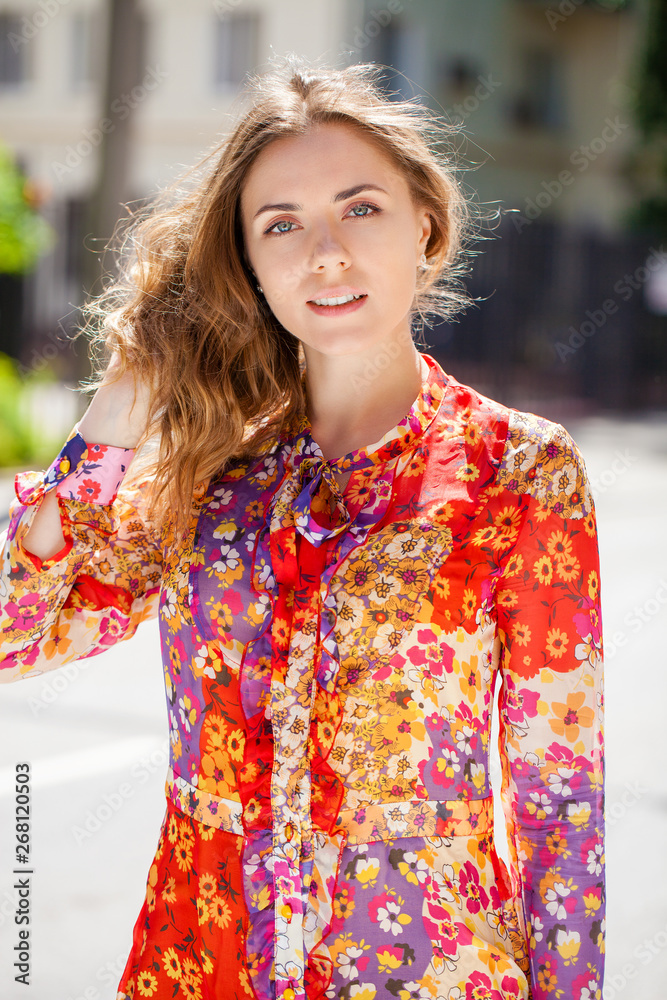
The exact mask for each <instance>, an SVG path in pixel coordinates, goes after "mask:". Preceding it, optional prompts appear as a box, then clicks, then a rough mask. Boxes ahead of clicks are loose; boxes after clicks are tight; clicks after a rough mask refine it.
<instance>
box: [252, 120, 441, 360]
mask: <svg viewBox="0 0 667 1000" xmlns="http://www.w3.org/2000/svg"><path fill="white" fill-rule="evenodd" d="M241 215H242V220H243V232H244V239H245V247H246V253H247V255H248V259H249V260H250V264H251V266H252V268H253V270H254V272H255V274H256V275H257V281H258V283H259V284H260V285H261V286H262V288H263V290H264V297H265V298H266V301H267V303H268V305H269V307H270V308H271V310H272V311H273V313H274V314H275V316H276V318H277V319H278V320H279V322H280V323H281V324H282V325H283V326H284V327H285V329H286V330H289V331H290V333H292V334H294V336H295V337H298V339H299V340H300V341H301V342H302V343H303V345H304V349H305V351H306V357H308V354H309V352H310V351H317V352H320V353H321V354H324V355H330V356H341V355H346V354H358V353H360V352H363V351H365V350H367V349H369V348H372V347H374V346H375V345H380V344H386V343H387V341H388V340H396V339H399V338H403V337H407V338H409V337H410V322H409V316H410V309H411V307H412V304H413V301H414V294H415V285H416V276H417V268H418V264H419V258H420V256H421V254H422V253H423V252H424V250H425V248H426V244H427V242H428V238H429V235H430V232H431V223H430V217H429V215H428V213H427V211H426V209H425V208H421V209H418V208H415V206H414V204H413V202H412V199H411V196H410V192H409V189H408V185H407V182H406V180H405V178H404V177H403V175H402V173H401V172H400V170H399V169H398V168H397V167H396V166H395V165H394V164H393V162H392V161H391V160H390V159H389V158H388V157H387V156H386V154H385V153H384V152H383V151H381V150H380V149H379V147H378V146H377V145H376V144H375V143H374V142H373V141H372V140H369V139H367V138H366V137H365V136H364V135H362V134H361V133H360V132H359V131H358V130H356V129H354V128H353V127H351V126H347V125H317V126H314V127H313V128H312V129H311V130H310V131H309V132H308V133H307V134H306V135H303V136H291V137H289V138H285V139H277V140H276V141H274V142H273V143H271V145H270V146H268V147H267V148H266V149H265V150H263V152H262V153H260V155H259V156H258V157H257V159H256V160H255V162H254V164H253V165H252V167H251V169H250V171H249V173H248V176H247V178H246V183H245V186H244V189H243V192H242V197H241ZM350 295H355V296H360V298H358V299H356V300H355V301H353V302H351V303H349V302H347V301H346V302H345V303H343V304H326V303H325V304H322V303H321V300H322V299H331V298H334V299H335V298H345V299H346V300H347V298H348V297H349V296H350ZM318 303H319V304H318Z"/></svg>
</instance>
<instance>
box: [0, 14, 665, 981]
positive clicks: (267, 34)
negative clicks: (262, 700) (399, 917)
mask: <svg viewBox="0 0 667 1000" xmlns="http://www.w3.org/2000/svg"><path fill="white" fill-rule="evenodd" d="M287 52H295V53H298V54H301V55H304V56H306V57H308V58H311V59H313V60H317V59H320V58H324V59H325V60H327V61H329V62H332V63H335V64H338V65H345V64H348V63H350V62H368V61H372V62H378V63H382V64H383V65H384V66H386V67H387V71H386V73H385V77H384V79H385V83H386V86H387V88H388V89H389V90H391V91H393V92H398V93H400V94H401V95H402V96H404V97H413V96H417V97H420V98H421V99H423V100H425V101H426V102H427V103H428V104H429V105H430V106H431V107H432V108H433V109H434V110H435V111H436V112H437V113H438V114H439V115H441V116H442V117H443V119H444V120H445V121H449V122H451V123H452V124H454V125H456V126H457V133H456V136H455V138H454V139H453V140H452V141H453V142H454V148H455V151H456V153H457V155H458V157H459V160H460V164H461V168H462V172H461V175H460V177H461V182H462V184H463V185H464V187H465V189H466V190H467V191H468V193H469V194H470V196H471V197H474V198H475V199H476V201H477V202H478V204H480V205H482V206H485V207H486V208H487V209H488V210H489V213H491V211H492V210H493V209H494V208H500V209H501V210H502V211H501V215H500V220H499V222H498V223H497V224H494V226H493V228H491V227H487V228H486V229H485V230H484V232H483V235H484V236H486V237H487V238H486V239H485V240H482V241H481V242H480V243H478V244H477V247H476V249H477V250H478V251H479V254H478V256H476V257H475V258H474V263H473V265H472V269H471V273H470V275H469V278H468V280H467V286H468V288H469V290H470V292H471V294H472V295H473V296H475V297H476V298H477V299H478V302H477V305H476V306H475V307H473V308H470V309H468V310H467V312H465V313H464V314H463V315H462V316H461V317H460V319H459V321H458V322H454V323H449V324H440V325H436V326H433V327H432V328H430V329H428V330H427V331H426V336H425V344H424V345H422V349H423V350H426V351H428V353H430V354H432V355H433V356H435V357H436V358H437V359H438V361H439V362H440V363H441V364H442V366H443V367H444V368H445V369H446V370H447V371H448V372H450V373H451V374H452V375H454V376H455V377H456V378H458V379H459V380H460V381H462V382H466V383H468V384H472V385H473V386H475V388H477V389H479V390H480V391H481V392H483V393H486V394H487V395H490V396H493V397H495V398H497V399H501V400H502V401H503V402H506V403H508V404H510V405H512V406H516V407H518V408H521V409H529V410H533V411H535V412H538V413H540V414H542V415H544V416H547V417H550V418H552V419H556V420H558V421H560V422H562V423H564V424H565V426H566V427H567V428H568V430H569V431H570V432H571V433H572V434H573V436H574V437H575V440H576V441H577V443H578V444H579V446H580V448H581V450H582V452H583V454H584V457H585V459H586V463H587V466H588V470H589V474H590V476H591V479H592V482H593V490H594V495H595V498H596V502H597V507H598V514H599V522H600V544H601V557H602V570H603V603H604V624H605V641H606V647H607V697H608V729H607V735H608V747H609V755H608V806H607V810H608V813H607V815H608V827H609V837H608V846H609V850H608V862H609V865H610V879H609V895H610V899H609V938H608V941H609V955H608V976H607V981H606V982H607V985H606V988H605V992H604V998H605V1000H614V998H615V997H621V996H622V997H625V998H626V1000H635V998H641V1000H664V998H665V997H667V986H666V985H665V983H667V906H666V905H665V890H664V886H665V885H667V877H666V876H667V865H666V863H665V851H664V847H665V843H666V842H667V837H666V834H667V781H666V779H665V776H664V770H665V769H664V767H662V763H663V761H664V759H665V753H666V747H665V741H664V736H663V731H664V728H665V726H664V718H663V716H664V705H665V694H666V692H667V684H666V683H665V664H666V657H665V652H664V649H665V619H666V614H665V610H666V608H667V582H666V581H667V567H666V563H667V560H666V559H665V555H666V554H667V545H666V544H665V543H666V542H667V501H666V500H665V497H666V496H667V58H666V57H665V53H666V52H667V2H666V0H641V2H640V0H635V2H632V0H626V2H623V0H616V2H614V0H599V2H593V0H590V2H586V0H560V2H552V3H547V2H543V0H374V2H371V3H369V2H364V0H215V2H212V0H187V2H185V0H36V2H33V0H0V467H1V468H0V494H1V496H2V509H3V513H4V512H6V508H7V506H8V503H9V500H10V498H11V495H12V481H13V474H14V472H15V471H16V470H17V469H25V468H29V467H30V468H35V467H37V468H41V467H44V466H45V465H48V464H49V462H50V460H51V458H52V457H53V455H54V454H55V452H56V451H57V449H58V447H59V446H60V444H61V443H62V440H63V439H64V438H65V436H66V435H67V433H68V432H69V429H70V427H71V425H72V424H73V423H74V421H75V420H76V418H77V417H78V415H79V414H80V412H81V408H82V406H83V405H84V403H83V399H82V398H81V396H80V395H79V394H78V393H77V392H76V391H75V386H76V384H77V382H78V380H79V379H80V378H81V377H83V376H85V375H86V374H87V371H88V361H87V355H86V350H85V345H84V343H83V342H82V341H78V342H76V343H72V341H71V335H72V333H73V332H74V331H75V330H76V328H77V323H78V321H79V319H80V314H79V307H80V305H81V302H82V299H83V297H84V293H85V292H86V291H95V290H99V288H100V287H101V281H102V276H103V271H104V268H109V267H111V266H112V263H111V262H110V260H109V258H108V257H107V258H103V254H102V251H103V248H104V246H105V244H106V243H107V241H108V240H109V239H110V237H111V236H112V233H113V230H114V227H115V225H116V222H117V220H118V219H119V217H120V216H121V215H122V214H123V209H122V207H121V206H122V205H123V204H127V203H133V204H141V203H143V202H144V201H146V200H150V198H151V197H152V196H153V195H154V193H155V192H156V190H157V189H158V187H159V186H161V185H164V184H165V183H167V182H169V181H170V180H172V179H174V178H175V177H176V176H178V175H179V174H181V173H182V172H183V171H184V170H185V169H186V168H187V167H189V166H190V165H192V164H193V163H195V162H196V161H197V160H198V159H199V157H200V156H201V155H202V154H203V153H204V152H206V151H207V150H208V149H209V148H210V147H211V145H212V144H213V142H214V140H215V139H216V137H217V136H219V135H220V134H221V133H222V132H224V130H225V129H226V127H227V125H228V123H229V114H230V110H231V108H232V103H233V101H234V100H235V98H236V96H237V94H238V93H239V90H240V87H241V85H242V82H243V80H244V78H245V77H246V75H247V74H248V73H249V72H252V71H254V70H257V69H261V68H262V67H264V66H266V64H267V60H268V59H269V57H270V56H271V55H273V54H278V55H280V54H283V53H287ZM1 516H2V514H0V517H1ZM161 684H162V678H161V669H160V664H159V656H158V651H157V634H156V630H155V628H154V626H153V625H148V626H146V627H145V630H144V634H143V635H140V636H138V637H137V638H136V639H134V640H132V641H131V642H129V643H127V644H123V645H121V646H119V647H118V648H117V649H115V650H113V651H112V652H111V653H108V654H105V656H104V657H102V658H99V659H96V660H92V661H86V662H84V663H81V664H78V665H76V666H73V667H70V668H64V669H63V670H61V671H59V672H58V674H57V675H56V674H54V675H47V676H46V677H43V678H38V679H35V680H31V681H28V682H27V683H25V684H17V685H12V686H10V687H3V688H2V689H1V690H0V734H1V736H0V740H2V746H1V754H2V756H1V758H0V821H1V822H2V826H0V996H2V998H3V1000H4V998H7V1000H14V998H15V997H16V998H18V997H25V996H28V997H30V998H32V1000H109V998H111V1000H113V998H114V997H115V987H116V985H117V982H118V979H119V977H120V973H121V971H122V967H123V965H124V961H125V958H126V956H127V953H128V951H129V947H130V942H131V930H132V925H133V923H134V920H135V919H136V916H137V914H138V912H139V908H140V906H141V901H142V899H143V893H144V883H145V879H146V874H147V871H148V867H149V865H150V861H151V859H152V855H153V851H154V849H155V844H156V842H157V834H158V829H159V824H160V821H161V818H162V812H163V783H164V778H165V774H166V733H167V729H166V713H165V709H164V694H163V691H162V690H161ZM25 759H28V760H30V761H31V762H33V773H34V777H35V781H34V804H33V808H34V825H33V839H34V847H35V852H36V860H35V865H36V867H35V876H34V880H35V881H34V895H33V906H34V932H33V943H34V954H33V963H32V985H31V986H30V987H28V988H25V987H22V986H18V985H17V984H15V982H14V979H13V973H12V969H11V965H12V961H13V959H12V957H11V956H12V947H13V945H14V944H15V943H16V937H15V931H16V928H15V926H14V923H13V912H14V899H15V897H14V895H13V891H12V858H13V841H12V830H13V825H12V824H13V820H12V815H13V813H12V810H13V799H12V790H13V773H14V765H15V763H16V761H18V760H25ZM591 1000H593V998H591Z"/></svg>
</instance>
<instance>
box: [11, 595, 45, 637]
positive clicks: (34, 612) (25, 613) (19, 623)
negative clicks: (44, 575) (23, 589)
mask: <svg viewBox="0 0 667 1000" xmlns="http://www.w3.org/2000/svg"><path fill="white" fill-rule="evenodd" d="M47 608H48V604H47V603H46V601H45V600H43V599H42V598H41V597H40V596H39V594H24V595H23V597H19V599H18V601H7V604H6V606H5V610H6V613H7V617H8V618H13V619H14V628H17V629H20V630H21V631H26V632H29V631H30V630H31V629H33V628H34V627H35V625H37V624H39V622H40V621H41V620H42V618H43V617H44V615H45V613H46V610H47Z"/></svg>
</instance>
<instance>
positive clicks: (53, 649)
mask: <svg viewBox="0 0 667 1000" xmlns="http://www.w3.org/2000/svg"><path fill="white" fill-rule="evenodd" d="M69 629H70V623H69V622H67V621H64V622H60V623H59V624H58V627H57V628H53V629H51V631H50V633H49V636H50V638H49V639H47V641H46V642H45V643H44V647H43V648H44V655H45V656H46V658H47V660H51V659H53V657H54V656H55V655H56V653H66V652H67V650H68V649H69V647H70V646H71V645H72V640H71V639H68V638H67V636H68V634H69Z"/></svg>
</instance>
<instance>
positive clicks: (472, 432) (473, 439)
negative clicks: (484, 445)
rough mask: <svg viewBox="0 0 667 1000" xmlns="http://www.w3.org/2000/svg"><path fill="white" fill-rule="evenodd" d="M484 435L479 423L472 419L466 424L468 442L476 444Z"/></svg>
mask: <svg viewBox="0 0 667 1000" xmlns="http://www.w3.org/2000/svg"><path fill="white" fill-rule="evenodd" d="M481 436H482V431H481V428H480V426H479V424H476V423H474V422H473V421H472V420H471V421H470V423H469V424H466V430H465V439H466V444H469V445H471V446H473V447H474V446H475V445H476V444H477V443H478V441H479V439H480V438H481Z"/></svg>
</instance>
